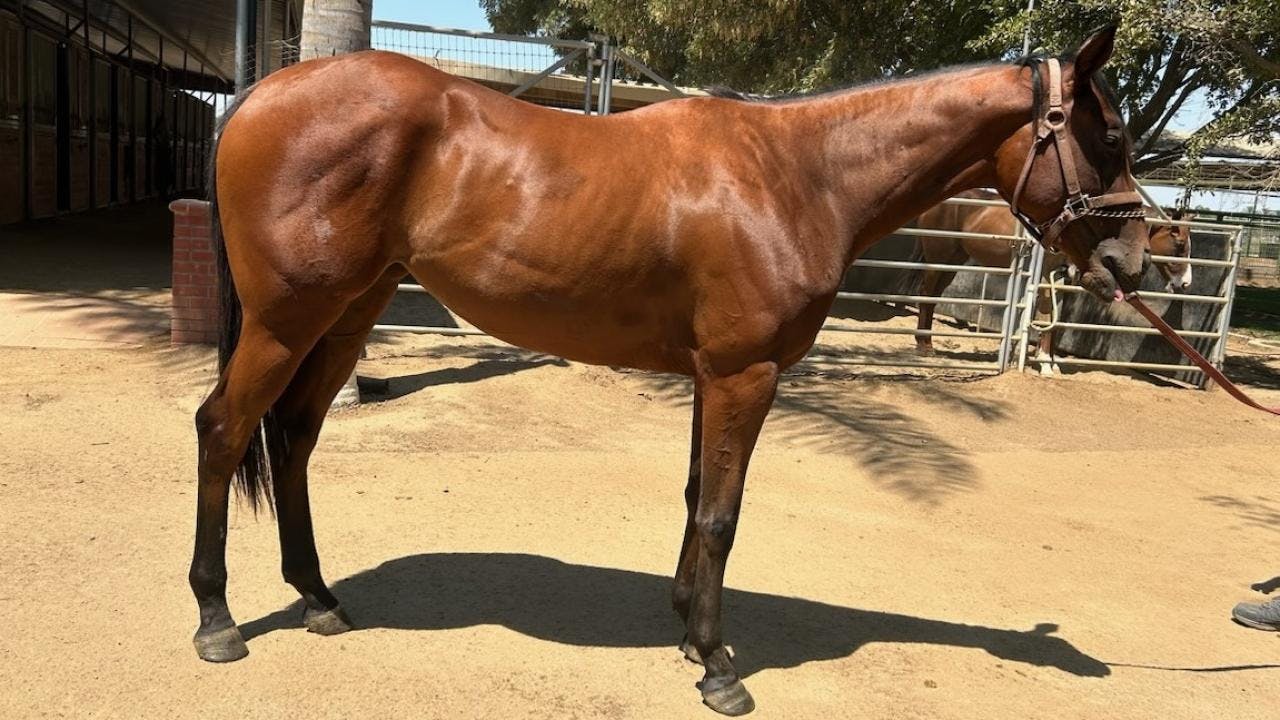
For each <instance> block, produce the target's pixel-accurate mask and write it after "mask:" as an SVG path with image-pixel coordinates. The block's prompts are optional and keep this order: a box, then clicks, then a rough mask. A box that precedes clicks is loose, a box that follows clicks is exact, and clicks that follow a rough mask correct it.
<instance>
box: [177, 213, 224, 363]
mask: <svg viewBox="0 0 1280 720" xmlns="http://www.w3.org/2000/svg"><path fill="white" fill-rule="evenodd" d="M169 209H170V210H172V211H173V319H172V324H171V326H170V327H171V336H170V339H171V341H172V342H173V343H174V344H180V343H210V344H217V342H218V270H217V268H216V267H215V266H214V262H213V246H212V245H211V243H210V238H209V203H207V202H205V201H203V200H174V201H173V202H171V203H169Z"/></svg>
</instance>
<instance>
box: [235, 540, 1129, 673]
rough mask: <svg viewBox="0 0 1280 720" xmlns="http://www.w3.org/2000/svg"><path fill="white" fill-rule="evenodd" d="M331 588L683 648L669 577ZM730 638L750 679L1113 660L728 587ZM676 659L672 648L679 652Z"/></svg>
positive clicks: (1041, 627)
mask: <svg viewBox="0 0 1280 720" xmlns="http://www.w3.org/2000/svg"><path fill="white" fill-rule="evenodd" d="M333 590H334V593H335V594H337V595H338V596H339V597H340V598H342V599H343V603H344V607H345V608H346V609H347V611H348V612H349V613H350V615H351V616H352V619H353V620H354V622H355V624H356V626H357V627H364V628H371V627H381V628H394V629H401V630H442V629H448V628H463V627H474V626H478V625H501V626H503V627H506V628H509V629H511V630H514V631H516V632H519V633H521V634H524V635H528V636H530V637H535V638H539V639H542V640H548V641H551V642H557V643H563V644H566V645H579V646H586V647H637V648H641V647H663V646H671V647H672V648H674V647H675V645H676V642H677V640H679V638H680V630H679V623H678V622H677V620H676V618H675V614H674V613H673V612H672V611H671V610H670V609H669V608H670V604H669V602H670V601H669V597H670V590H671V579H670V578H668V577H664V576H659V575H653V574H649V573H642V572H634V571H631V570H620V569H614V568H602V567H593V566H589V565H576V564H572V563H565V562H561V561H559V560H556V559H553V558H547V557H542V556H538V555H527V554H518V553H441V554H422V555H411V556H407V557H402V558H398V559H395V560H390V561H388V562H385V563H383V564H381V565H379V566H378V567H375V568H372V569H369V570H365V571H362V572H360V573H357V574H355V575H353V576H351V577H349V578H346V579H344V580H341V581H339V582H338V583H337V584H336V585H335V586H334V588H333ZM724 608H725V618H726V633H725V634H726V637H727V638H729V641H730V642H729V644H731V645H732V646H733V647H734V649H735V652H736V656H735V664H736V665H737V667H738V670H739V672H740V673H742V675H743V676H744V677H745V676H749V675H752V674H754V673H756V672H759V671H761V670H766V669H771V668H791V667H796V666H798V665H802V664H804V663H807V662H813V661H818V660H831V659H835V658H842V657H847V656H849V655H852V654H853V653H855V652H857V651H858V649H859V648H861V647H863V646H865V645H868V644H871V643H909V644H921V643H924V644H931V645H948V646H951V647H961V648H977V649H981V650H984V651H986V652H987V653H989V654H990V655H992V656H995V657H997V658H1001V659H1003V660H1007V661H1011V662H1018V663H1025V664H1028V665H1035V666H1039V667H1052V668H1056V669H1058V670H1061V671H1062V672H1065V673H1070V674H1072V675H1076V676H1079V677H1095V678H1096V677H1106V676H1107V675H1109V674H1110V673H1111V670H1110V668H1108V667H1107V665H1106V664H1105V663H1102V662H1101V661H1099V660H1097V659H1095V658H1093V657H1091V656H1089V655H1087V654H1085V653H1084V652H1081V651H1080V650H1079V649H1077V648H1076V647H1075V646H1073V645H1072V644H1071V643H1069V642H1067V641H1066V640H1063V639H1062V638H1059V637H1055V636H1053V635H1052V634H1051V633H1054V632H1056V631H1057V629H1058V626H1057V625H1054V624H1051V623H1041V624H1038V625H1036V626H1035V627H1034V628H1031V629H1028V630H1009V629H1003V628H990V627H984V626H981V625H967V624H964V623H956V622H948V621H945V620H932V619H927V618H919V617H913V616H910V615H900V614H896V613H888V612H878V611H874V610H859V609H854V608H845V607H839V606H836V605H828V604H826V603H821V602H815V601H812V600H805V599H802V598H794V597H784V596H780V595H770V594H766V593H757V592H748V591H745V590H734V589H730V588H726V589H725V591H724ZM300 618H301V605H300V604H299V603H295V604H293V605H290V606H289V607H287V608H284V609H281V610H278V611H276V612H273V613H271V614H269V615H266V616H264V617H261V618H258V619H256V620H252V621H250V622H247V623H244V624H242V625H241V626H240V629H241V632H243V633H244V636H245V638H246V639H252V638H254V637H257V636H260V635H264V634H266V633H269V632H272V631H274V630H280V629H284V628H292V627H296V626H298V625H299V624H300ZM673 652H674V650H673Z"/></svg>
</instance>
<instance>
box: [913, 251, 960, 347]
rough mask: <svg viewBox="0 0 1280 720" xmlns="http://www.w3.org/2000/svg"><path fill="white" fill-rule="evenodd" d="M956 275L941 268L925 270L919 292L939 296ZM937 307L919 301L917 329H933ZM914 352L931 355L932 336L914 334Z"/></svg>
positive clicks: (933, 304)
mask: <svg viewBox="0 0 1280 720" xmlns="http://www.w3.org/2000/svg"><path fill="white" fill-rule="evenodd" d="M955 276H956V274H955V273H953V272H946V271H943V270H925V271H924V279H923V280H921V281H920V294H921V295H927V296H929V297H939V296H941V295H942V291H943V290H946V289H947V286H948V285H950V284H951V281H952V279H954V278H955ZM937 307H938V305H937V303H925V302H922V303H920V314H919V317H918V318H917V319H916V329H917V330H925V331H928V330H932V329H933V311H934V310H936V309H937ZM916 353H917V354H919V355H932V354H933V353H934V350H933V336H932V335H927V334H920V335H916Z"/></svg>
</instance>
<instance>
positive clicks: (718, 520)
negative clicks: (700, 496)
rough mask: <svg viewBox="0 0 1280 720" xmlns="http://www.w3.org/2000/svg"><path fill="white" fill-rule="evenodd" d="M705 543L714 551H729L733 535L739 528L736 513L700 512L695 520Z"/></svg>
mask: <svg viewBox="0 0 1280 720" xmlns="http://www.w3.org/2000/svg"><path fill="white" fill-rule="evenodd" d="M695 524H696V525H697V527H698V534H699V535H700V536H701V538H702V542H703V544H704V545H705V546H706V547H707V549H708V550H710V551H712V552H713V553H715V552H717V551H719V552H727V551H728V550H729V548H731V547H732V546H733V536H734V533H736V532H737V529H738V517H737V514H735V513H727V512H712V513H706V514H702V513H699V515H698V517H697V518H696V520H695Z"/></svg>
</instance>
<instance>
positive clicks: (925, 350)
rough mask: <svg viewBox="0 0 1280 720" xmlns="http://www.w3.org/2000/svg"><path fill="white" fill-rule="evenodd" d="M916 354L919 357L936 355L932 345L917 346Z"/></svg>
mask: <svg viewBox="0 0 1280 720" xmlns="http://www.w3.org/2000/svg"><path fill="white" fill-rule="evenodd" d="M916 354H917V355H919V356H921V357H933V356H934V355H936V354H937V351H935V350H934V349H933V346H932V345H917V346H916Z"/></svg>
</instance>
